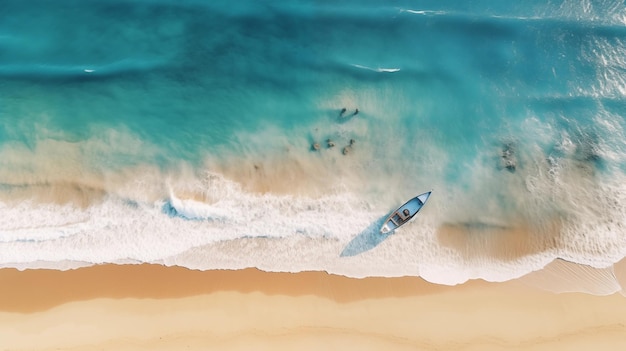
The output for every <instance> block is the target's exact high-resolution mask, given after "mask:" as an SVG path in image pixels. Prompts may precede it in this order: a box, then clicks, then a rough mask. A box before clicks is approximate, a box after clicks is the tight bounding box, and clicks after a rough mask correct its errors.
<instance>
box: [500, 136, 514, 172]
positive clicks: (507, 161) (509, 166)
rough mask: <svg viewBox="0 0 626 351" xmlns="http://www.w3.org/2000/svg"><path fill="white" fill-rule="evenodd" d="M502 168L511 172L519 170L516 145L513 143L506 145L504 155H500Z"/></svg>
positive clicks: (503, 150)
mask: <svg viewBox="0 0 626 351" xmlns="http://www.w3.org/2000/svg"><path fill="white" fill-rule="evenodd" d="M500 159H501V163H502V167H503V168H505V169H506V170H508V171H509V172H511V173H513V172H515V169H516V168H517V159H516V157H515V144H513V143H512V142H508V143H505V144H504V146H503V148H502V154H501V155H500Z"/></svg>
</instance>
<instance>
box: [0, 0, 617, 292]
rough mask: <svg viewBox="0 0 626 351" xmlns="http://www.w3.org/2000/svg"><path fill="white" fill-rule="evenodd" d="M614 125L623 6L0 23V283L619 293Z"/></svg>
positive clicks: (261, 8) (117, 10) (224, 9)
mask: <svg viewBox="0 0 626 351" xmlns="http://www.w3.org/2000/svg"><path fill="white" fill-rule="evenodd" d="M344 108H345V112H342V109H344ZM357 109H358V114H355V112H356V110H357ZM625 115H626V6H625V5H624V2H623V1H613V0H598V1H589V0H581V1H545V0H541V1H534V0H529V1H523V2H512V1H461V0H449V1H419V0H412V1H399V0H395V1H394V0H392V1H389V0H387V1H381V0H376V1H373V0H358V1H356V0H346V1H331V0H328V1H325V0H315V1H313V0H310V1H305V0H294V1H272V0H249V1H248V0H238V1H201V0H176V1H173V0H80V1H78V0H75V1H74V0H57V1H47V0H33V1H21V0H19V1H18V0H3V1H2V5H1V6H0V267H16V268H19V269H26V268H52V269H70V268H75V267H81V266H89V265H93V264H101V263H115V264H129V263H131V264H132V263H142V262H150V263H157V264H164V265H179V266H184V267H189V268H192V269H202V270H207V269H241V268H245V267H257V268H260V269H262V270H267V271H286V272H298V271H305V270H316V271H327V272H330V273H336V274H341V275H345V276H350V277H366V276H389V277H392V276H404V275H410V276H421V277H423V278H424V279H426V280H428V281H431V282H434V283H440V284H458V283H462V282H464V281H466V280H468V279H477V278H481V279H485V280H489V281H506V280H511V279H515V278H519V277H527V280H526V281H527V282H528V283H529V284H534V285H538V286H541V287H544V288H546V289H549V290H552V291H584V292H589V293H594V294H610V293H614V292H618V291H622V292H623V291H624V290H626V260H624V261H623V260H622V259H623V258H624V257H625V256H626V135H625V129H626V122H625V120H624V116H625ZM328 140H330V141H332V143H333V144H334V145H335V146H334V147H329V143H328ZM351 140H353V141H351ZM315 144H317V145H316V146H318V148H319V150H316V147H314V145H315ZM430 190H432V191H433V193H432V195H431V197H430V199H429V201H428V202H427V203H426V205H425V206H424V208H423V209H422V211H421V212H420V213H419V214H418V215H417V216H416V217H415V218H414V219H413V220H412V221H411V222H410V223H408V224H406V225H405V226H403V227H402V228H400V229H399V230H397V231H395V232H394V233H393V234H391V235H381V234H379V233H378V229H379V228H380V225H381V224H382V221H383V220H384V218H385V217H386V216H387V215H389V214H390V213H391V211H393V210H394V209H395V208H397V207H398V206H400V205H401V204H403V203H404V202H406V201H407V200H408V199H410V198H412V197H413V196H416V195H418V194H420V193H423V192H426V191H430ZM522 279H524V278H522ZM623 289H624V290H623Z"/></svg>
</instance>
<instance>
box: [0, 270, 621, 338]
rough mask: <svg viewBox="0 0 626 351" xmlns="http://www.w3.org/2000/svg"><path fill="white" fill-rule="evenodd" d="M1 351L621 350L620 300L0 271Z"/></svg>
mask: <svg viewBox="0 0 626 351" xmlns="http://www.w3.org/2000/svg"><path fill="white" fill-rule="evenodd" d="M0 284H1V285H2V289H0V350H182V349H185V350H189V349H191V350H194V349H195V350H207V349H218V350H251V349H252V350H263V349H272V350H281V349H285V350H287V349H289V350H293V349H298V350H319V349H320V348H330V349H344V350H352V349H354V350H511V349H513V350H554V349H567V350H588V349H590V348H591V347H595V348H599V349H620V348H624V347H626V337H624V335H626V298H625V297H624V296H621V295H619V294H614V295H610V296H594V295H589V294H580V293H566V294H554V293H549V292H543V291H539V290H536V289H534V288H531V287H528V286H525V285H524V284H522V283H521V282H519V281H511V282H507V283H487V282H483V281H471V282H469V283H466V284H463V285H459V286H453V287H450V286H441V285H435V284H430V283H428V282H425V281H423V280H422V279H420V278H414V277H404V278H366V279H352V278H345V277H342V276H336V275H329V274H326V273H323V272H303V273H297V274H290V273H267V272H261V271H258V270H256V269H245V270H237V271H204V272H202V271H192V270H188V269H185V268H179V267H169V268H168V267H163V266H159V265H101V266H94V267H89V268H81V269H77V270H70V271H64V272H62V271H55V270H27V271H17V270H14V269H0Z"/></svg>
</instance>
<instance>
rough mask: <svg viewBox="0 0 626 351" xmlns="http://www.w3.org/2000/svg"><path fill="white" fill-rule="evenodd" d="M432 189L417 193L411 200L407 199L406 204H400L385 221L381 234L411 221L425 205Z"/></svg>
mask: <svg viewBox="0 0 626 351" xmlns="http://www.w3.org/2000/svg"><path fill="white" fill-rule="evenodd" d="M430 193H431V191H429V192H427V193H423V194H421V195H417V196H416V197H414V198H412V199H411V200H409V201H407V202H406V203H405V204H404V205H402V206H400V207H399V208H398V209H397V210H395V211H394V212H393V213H392V214H391V215H390V216H389V217H387V219H386V220H385V222H384V223H383V226H382V227H381V228H380V233H381V234H387V233H390V232H392V231H394V230H396V229H398V228H399V227H400V226H402V225H403V224H405V223H406V222H408V221H410V220H411V218H413V216H415V215H416V214H417V213H418V212H419V210H420V209H421V208H422V206H424V204H425V203H426V201H427V200H428V197H429V196H430Z"/></svg>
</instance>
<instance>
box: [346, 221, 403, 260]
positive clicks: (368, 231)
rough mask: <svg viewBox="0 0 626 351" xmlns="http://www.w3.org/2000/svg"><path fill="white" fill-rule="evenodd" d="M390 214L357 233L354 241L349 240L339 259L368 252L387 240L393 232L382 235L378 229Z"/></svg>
mask: <svg viewBox="0 0 626 351" xmlns="http://www.w3.org/2000/svg"><path fill="white" fill-rule="evenodd" d="M389 214H390V213H388V214H386V215H384V216H382V217H380V218H378V219H377V220H375V221H374V222H373V223H371V224H370V225H369V226H367V228H365V229H364V230H363V231H362V232H361V233H359V234H358V235H357V236H356V237H354V239H352V240H350V242H349V243H348V245H346V247H344V248H343V251H341V254H340V255H339V256H341V257H349V256H356V255H358V254H360V253H363V252H365V251H369V250H371V249H373V248H375V247H376V246H378V244H380V243H382V242H383V241H384V240H385V239H387V238H388V237H389V236H390V235H392V234H393V233H394V232H393V231H391V232H389V233H387V234H382V233H381V232H380V227H381V226H382V225H383V223H384V222H385V219H387V217H388V216H389Z"/></svg>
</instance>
